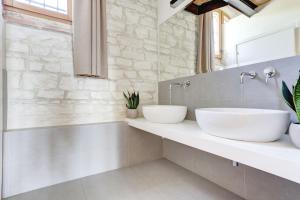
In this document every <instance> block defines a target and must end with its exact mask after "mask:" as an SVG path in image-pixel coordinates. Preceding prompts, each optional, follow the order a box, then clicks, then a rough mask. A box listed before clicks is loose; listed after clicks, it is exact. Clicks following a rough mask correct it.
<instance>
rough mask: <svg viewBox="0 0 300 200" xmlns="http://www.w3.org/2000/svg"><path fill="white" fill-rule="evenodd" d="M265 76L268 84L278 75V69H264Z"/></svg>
mask: <svg viewBox="0 0 300 200" xmlns="http://www.w3.org/2000/svg"><path fill="white" fill-rule="evenodd" d="M264 74H265V76H266V83H268V82H269V79H270V78H274V77H275V76H276V74H277V72H276V69H275V68H274V67H268V68H266V69H264Z"/></svg>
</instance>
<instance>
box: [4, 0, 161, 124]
mask: <svg viewBox="0 0 300 200" xmlns="http://www.w3.org/2000/svg"><path fill="white" fill-rule="evenodd" d="M156 3H157V2H156V0H147V1H145V0H118V1H115V0H108V5H107V18H108V19H107V20H108V21H107V24H108V61H109V66H108V68H109V78H108V80H101V79H94V78H80V77H75V76H74V75H73V73H74V72H73V57H72V34H71V33H64V32H61V31H60V32H58V31H51V30H48V29H43V28H41V27H42V25H41V24H43V23H39V27H36V26H24V25H21V24H18V23H16V21H18V20H15V21H14V22H11V20H8V21H7V25H6V43H7V45H6V48H7V49H6V72H7V129H20V128H29V127H44V126H57V125H65V124H85V123H97V122H105V121H119V120H123V118H124V117H125V106H124V103H125V102H124V100H123V96H122V91H124V90H126V89H129V90H130V89H133V88H134V89H136V90H139V91H140V93H141V103H142V104H152V103H156V102H157V25H156V21H157V9H156V6H157V4H156ZM14 15H16V14H14ZM22 18H26V20H27V21H28V20H30V19H32V17H30V18H29V17H26V16H22ZM32 20H36V19H34V18H33V19H32ZM19 21H20V20H19ZM40 21H43V20H40ZM44 22H45V24H46V25H47V27H51V23H50V25H49V21H46V20H44ZM53 24H54V25H57V23H54V22H53ZM64 29H68V28H66V27H64ZM69 30H71V27H69Z"/></svg>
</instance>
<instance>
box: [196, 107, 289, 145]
mask: <svg viewBox="0 0 300 200" xmlns="http://www.w3.org/2000/svg"><path fill="white" fill-rule="evenodd" d="M196 119H197V122H198V124H199V126H200V127H201V128H202V129H203V130H204V131H205V132H206V133H208V134H210V135H214V136H218V137H223V138H227V139H233V140H242V141H251V142H271V141H275V140H278V139H279V138H280V137H281V135H282V134H284V133H285V132H286V131H287V129H288V126H289V124H290V114H289V112H287V111H280V110H263V109H247V108H203V109H196Z"/></svg>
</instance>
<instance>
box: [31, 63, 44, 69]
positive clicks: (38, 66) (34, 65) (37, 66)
mask: <svg viewBox="0 0 300 200" xmlns="http://www.w3.org/2000/svg"><path fill="white" fill-rule="evenodd" d="M43 66H44V64H43V63H42V62H36V61H30V63H29V70H30V71H42V69H43Z"/></svg>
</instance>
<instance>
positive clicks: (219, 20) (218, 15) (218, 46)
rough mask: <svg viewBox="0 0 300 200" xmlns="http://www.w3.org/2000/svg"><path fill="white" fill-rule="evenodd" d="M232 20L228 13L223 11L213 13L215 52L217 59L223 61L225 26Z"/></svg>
mask: <svg viewBox="0 0 300 200" xmlns="http://www.w3.org/2000/svg"><path fill="white" fill-rule="evenodd" d="M229 20H230V18H229V17H228V15H227V14H226V13H224V12H223V11H221V10H215V11H213V30H214V31H213V37H214V50H215V52H214V53H215V57H216V58H218V59H222V47H223V24H224V23H226V22H228V21H229Z"/></svg>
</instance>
